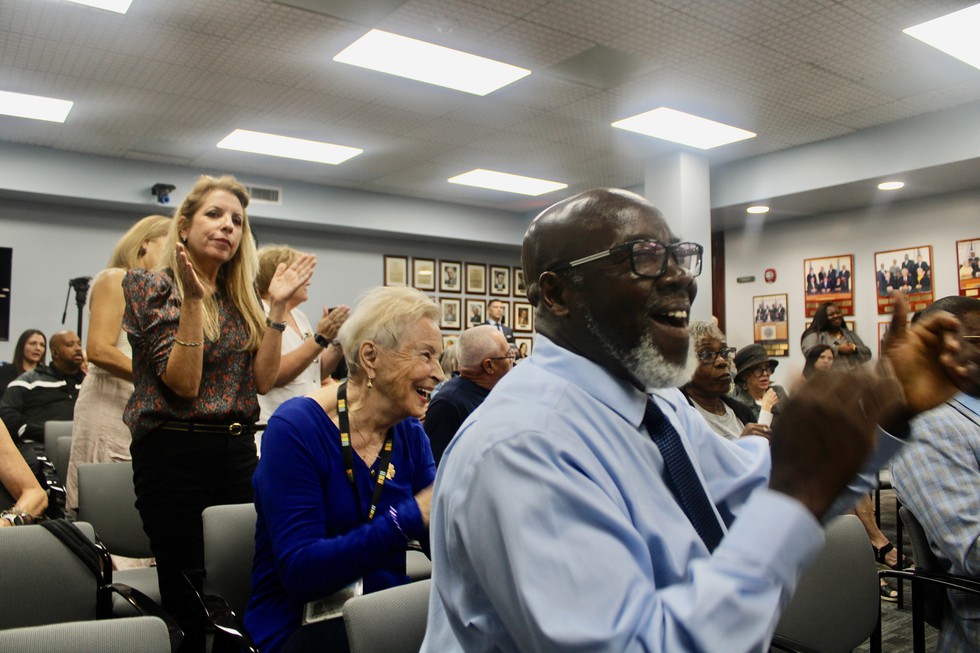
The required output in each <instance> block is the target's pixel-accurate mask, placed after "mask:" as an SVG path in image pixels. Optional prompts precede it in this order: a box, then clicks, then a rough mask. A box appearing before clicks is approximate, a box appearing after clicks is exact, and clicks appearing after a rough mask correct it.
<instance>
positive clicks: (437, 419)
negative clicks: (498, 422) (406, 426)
mask: <svg viewBox="0 0 980 653" xmlns="http://www.w3.org/2000/svg"><path fill="white" fill-rule="evenodd" d="M456 354H457V356H458V358H459V376H455V377H453V378H451V379H449V380H448V381H446V383H445V384H444V385H443V386H442V388H441V389H440V390H439V392H438V393H437V394H436V395H435V396H434V397H433V398H432V403H431V404H429V408H428V410H427V411H426V413H425V423H424V426H425V432H426V433H428V434H429V442H430V444H431V445H432V457H433V458H435V461H436V464H437V465H438V464H439V461H440V459H441V458H442V452H443V451H445V450H446V447H447V446H448V445H449V441H450V440H452V439H453V436H454V435H456V430H457V429H459V425H460V424H462V423H463V420H465V419H466V418H467V417H468V416H469V414H470V413H472V412H473V411H474V410H476V409H477V407H478V406H479V405H480V404H482V403H483V400H484V399H486V398H487V395H488V394H490V391H491V390H492V389H493V387H494V386H495V385H497V382H498V381H500V379H502V378H504V375H505V374H507V373H508V372H510V371H511V370H512V369H514V360H515V359H516V358H517V352H516V350H514V349H513V348H512V347H511V346H510V345H509V344H508V343H507V340H506V339H505V338H504V334H502V333H501V332H500V331H498V330H497V329H495V328H494V327H492V326H490V325H489V324H484V325H481V326H477V327H473V328H472V329H467V330H466V331H464V332H463V335H461V336H460V337H459V340H457V341H456Z"/></svg>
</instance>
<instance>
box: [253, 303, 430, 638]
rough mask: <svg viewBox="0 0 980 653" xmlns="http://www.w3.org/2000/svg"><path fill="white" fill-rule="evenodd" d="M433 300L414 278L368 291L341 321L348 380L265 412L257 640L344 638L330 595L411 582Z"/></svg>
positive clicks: (419, 533) (424, 485)
mask: <svg viewBox="0 0 980 653" xmlns="http://www.w3.org/2000/svg"><path fill="white" fill-rule="evenodd" d="M439 315H440V313H439V307H438V305H436V304H435V303H434V302H433V301H432V300H430V299H428V298H427V297H426V296H425V295H423V294H422V293H420V292H418V291H417V290H413V289H411V288H394V287H387V288H375V289H373V290H371V291H369V292H368V293H367V294H366V295H365V296H364V297H363V298H362V300H361V301H360V303H359V305H358V306H357V308H356V309H355V310H354V312H353V313H352V314H351V316H350V319H348V320H347V322H346V323H345V324H344V326H343V327H342V328H341V329H340V333H339V338H340V341H341V345H342V347H343V350H344V354H345V357H346V361H347V366H348V368H349V370H350V375H349V377H348V380H347V382H346V383H342V384H340V385H339V386H336V387H330V388H322V389H320V390H317V391H315V392H313V393H312V394H310V395H308V396H306V397H300V398H296V399H290V400H288V401H287V402H285V403H284V404H282V405H281V406H280V407H279V409H278V410H277V411H276V413H275V414H274V415H273V416H272V419H271V420H269V425H268V427H267V428H266V431H265V435H264V436H263V438H264V443H263V449H264V452H265V453H264V455H263V456H262V459H261V460H260V462H259V466H258V469H257V470H256V472H255V481H254V485H255V508H256V511H257V512H258V522H257V524H256V539H255V542H256V547H255V561H254V564H253V573H252V596H251V599H250V601H249V604H248V608H247V610H246V613H245V625H246V627H247V628H248V631H249V633H250V634H251V636H252V637H253V639H255V642H256V644H257V645H258V647H259V648H260V649H261V650H262V651H266V652H270V653H274V652H276V651H290V652H292V651H307V650H317V651H321V650H330V651H342V650H346V647H347V640H346V635H345V633H344V627H343V623H342V620H340V619H337V618H334V619H323V620H319V619H318V616H321V613H322V606H324V605H331V597H333V599H336V602H337V603H338V604H339V603H342V600H343V596H344V589H345V588H347V587H348V586H350V585H351V584H354V583H358V582H362V589H363V591H364V592H365V593H367V592H374V591H377V590H381V589H385V588H388V587H392V586H394V585H401V584H403V583H406V582H408V577H407V576H406V575H405V551H406V546H407V545H408V543H409V541H411V540H419V541H420V542H421V543H422V545H423V548H424V549H427V548H428V547H427V543H428V523H429V502H430V500H431V496H432V482H433V480H434V479H435V472H436V467H435V462H434V461H433V459H432V451H431V449H430V448H429V439H428V438H427V437H426V435H425V431H424V430H423V429H422V425H421V424H420V423H419V418H420V417H423V416H424V415H425V411H426V407H427V405H428V401H429V395H430V393H431V391H432V389H433V388H434V387H435V386H436V384H437V383H438V382H439V381H440V380H441V378H442V369H441V368H440V366H439V355H440V354H441V353H442V335H441V333H440V331H439V324H438V319H439Z"/></svg>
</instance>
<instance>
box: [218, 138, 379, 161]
mask: <svg viewBox="0 0 980 653" xmlns="http://www.w3.org/2000/svg"><path fill="white" fill-rule="evenodd" d="M218 147H220V148H221V149H223V150H238V151H240V152H252V153H254V154H267V155H269V156H281V157H284V158H287V159H299V160H300V161H313V162H314V163H328V164H330V165H337V164H338V163H343V162H344V161H346V160H347V159H350V158H351V157H355V156H357V155H358V154H360V153H361V152H363V151H364V150H362V149H359V148H356V147H347V146H346V145H334V144H333V143H321V142H320V141H308V140H306V139H303V138H292V137H289V136H278V135H276V134H265V133H263V132H253V131H249V130H247V129H236V130H235V131H233V132H232V133H230V134H228V135H227V136H225V137H224V139H222V140H221V142H220V143H218Z"/></svg>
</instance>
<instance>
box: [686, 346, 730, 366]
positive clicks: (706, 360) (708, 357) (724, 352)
mask: <svg viewBox="0 0 980 653" xmlns="http://www.w3.org/2000/svg"><path fill="white" fill-rule="evenodd" d="M695 355H696V356H697V357H698V362H699V363H701V364H702V365H711V364H712V363H714V362H715V359H717V358H718V357H719V356H721V357H722V358H724V359H725V360H726V361H728V362H729V363H730V362H732V359H734V358H735V348H734V347H726V348H725V349H719V350H718V351H713V350H711V349H703V350H701V351H699V352H696V353H695Z"/></svg>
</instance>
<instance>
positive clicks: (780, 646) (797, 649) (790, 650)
mask: <svg viewBox="0 0 980 653" xmlns="http://www.w3.org/2000/svg"><path fill="white" fill-rule="evenodd" d="M769 650H770V652H774V651H786V652H787V653H820V651H818V650H816V649H813V648H810V647H808V646H806V645H805V644H801V643H800V642H797V641H796V640H795V639H790V638H789V637H785V636H783V635H773V636H772V642H771V644H770V647H769Z"/></svg>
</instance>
